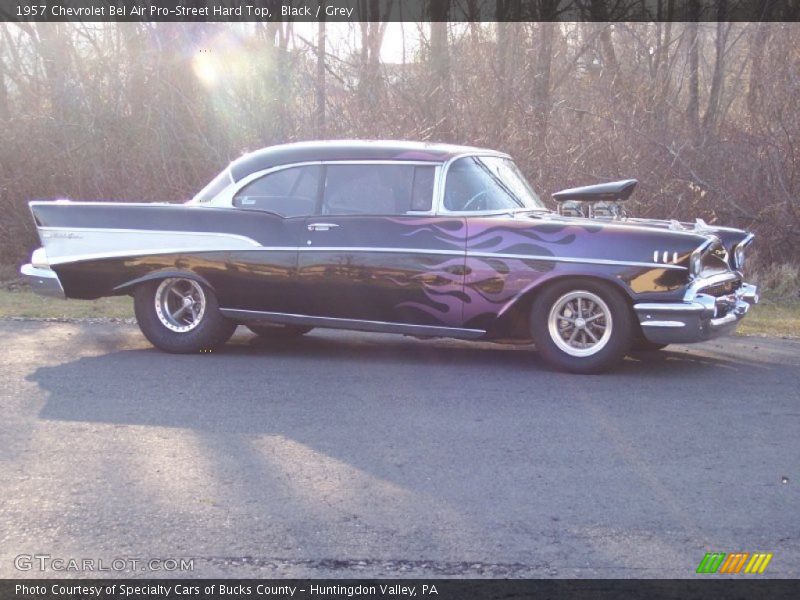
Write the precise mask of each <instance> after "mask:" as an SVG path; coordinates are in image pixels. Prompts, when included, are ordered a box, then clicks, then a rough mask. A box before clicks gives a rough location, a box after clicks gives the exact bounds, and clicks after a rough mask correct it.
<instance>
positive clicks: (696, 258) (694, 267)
mask: <svg viewBox="0 0 800 600" xmlns="http://www.w3.org/2000/svg"><path fill="white" fill-rule="evenodd" d="M702 270H703V254H702V253H701V252H697V251H695V252H693V253H692V258H691V260H690V262H689V271H690V273H691V274H692V275H699V274H700V271H702Z"/></svg>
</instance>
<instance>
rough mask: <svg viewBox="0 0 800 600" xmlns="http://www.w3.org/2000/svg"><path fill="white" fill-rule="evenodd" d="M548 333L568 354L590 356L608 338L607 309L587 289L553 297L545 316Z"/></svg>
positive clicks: (608, 315) (602, 345)
mask: <svg viewBox="0 0 800 600" xmlns="http://www.w3.org/2000/svg"><path fill="white" fill-rule="evenodd" d="M547 326H548V330H549V332H550V337H551V338H552V340H553V342H554V343H555V345H556V346H558V348H559V349H560V350H562V351H563V352H566V353H567V354H569V355H570V356H579V357H586V356H592V355H594V354H597V353H598V352H600V351H601V350H602V349H603V348H605V346H606V344H608V341H609V340H610V339H611V331H612V328H613V320H612V318H611V310H610V309H609V308H608V305H607V304H606V303H605V302H604V301H603V299H602V298H601V297H600V296H598V295H597V294H594V293H592V292H589V291H587V290H575V291H573V292H569V293H568V294H564V295H563V296H561V297H560V298H559V299H558V300H556V301H555V303H554V304H553V307H552V308H551V309H550V314H549V316H548V319H547Z"/></svg>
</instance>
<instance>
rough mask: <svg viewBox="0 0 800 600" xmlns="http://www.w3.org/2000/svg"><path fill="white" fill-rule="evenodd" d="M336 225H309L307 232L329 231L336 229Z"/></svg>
mask: <svg viewBox="0 0 800 600" xmlns="http://www.w3.org/2000/svg"><path fill="white" fill-rule="evenodd" d="M338 226H339V225H337V224H336V223H309V224H308V230H309V231H328V230H329V229H333V228H334V227H338Z"/></svg>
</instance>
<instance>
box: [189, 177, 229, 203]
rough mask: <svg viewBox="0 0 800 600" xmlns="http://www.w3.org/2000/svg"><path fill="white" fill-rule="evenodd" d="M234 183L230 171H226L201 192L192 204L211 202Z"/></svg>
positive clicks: (192, 200) (193, 199)
mask: <svg viewBox="0 0 800 600" xmlns="http://www.w3.org/2000/svg"><path fill="white" fill-rule="evenodd" d="M232 182H233V180H232V179H231V174H230V171H229V170H228V169H225V170H224V171H223V172H222V173H220V174H219V175H217V176H216V177H214V179H212V180H211V182H210V183H209V184H208V185H207V186H206V187H204V188H203V189H202V190H200V191H199V192H198V193H197V195H196V196H195V197H194V198H192V199H191V200H190V202H192V203H195V202H200V203H202V202H211V200H213V199H214V197H215V196H216V195H217V194H219V193H220V192H221V191H222V190H224V189H225V188H226V187H228V185H229V184H230V183H232Z"/></svg>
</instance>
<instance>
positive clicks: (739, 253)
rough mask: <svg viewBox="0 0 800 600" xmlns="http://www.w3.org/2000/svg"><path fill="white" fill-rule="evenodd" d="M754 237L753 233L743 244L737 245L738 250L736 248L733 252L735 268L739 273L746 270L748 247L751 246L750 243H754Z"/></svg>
mask: <svg viewBox="0 0 800 600" xmlns="http://www.w3.org/2000/svg"><path fill="white" fill-rule="evenodd" d="M754 237H755V236H754V235H753V234H752V233H751V234H750V235H748V236H747V237H746V238H744V239H743V240H742V241H741V242H739V243H738V244H737V245H736V248H734V250H733V266H734V267H736V269H738V270H739V271H741V270H742V269H743V268H744V263H745V258H746V256H745V254H746V250H747V246H749V245H750V242H752V241H753V238H754Z"/></svg>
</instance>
